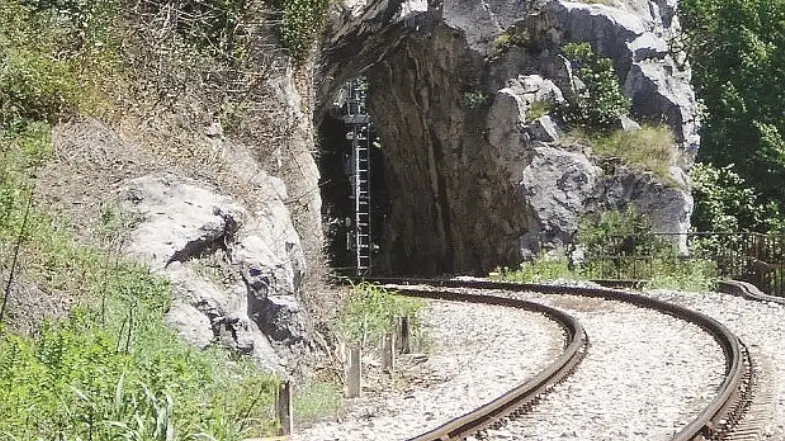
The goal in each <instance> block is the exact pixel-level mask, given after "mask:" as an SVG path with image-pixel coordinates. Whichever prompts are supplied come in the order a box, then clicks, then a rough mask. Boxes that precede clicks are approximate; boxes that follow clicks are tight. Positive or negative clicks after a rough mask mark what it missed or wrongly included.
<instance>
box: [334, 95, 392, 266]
mask: <svg viewBox="0 0 785 441" xmlns="http://www.w3.org/2000/svg"><path fill="white" fill-rule="evenodd" d="M353 106H354V104H353V102H352V100H351V99H348V100H346V102H344V103H343V104H342V105H341V106H340V107H339V106H335V107H333V108H332V109H330V111H329V112H328V113H327V115H326V116H325V117H324V118H323V119H322V121H321V124H320V126H319V140H320V146H321V156H320V160H319V169H320V174H321V180H320V188H321V196H322V218H323V220H324V225H325V236H326V245H327V252H328V257H329V260H330V264H331V266H332V267H333V269H335V270H336V271H338V272H351V273H365V274H367V273H369V272H370V271H371V270H372V269H373V260H374V258H375V257H376V256H378V254H379V252H380V245H381V238H382V235H383V233H384V224H385V220H386V217H387V214H388V212H389V200H390V198H389V193H388V192H387V187H386V185H385V179H384V153H383V151H382V149H381V148H380V147H381V146H380V143H379V140H378V138H377V135H376V132H375V130H374V128H373V125H372V124H370V123H368V124H365V123H362V124H358V120H357V118H351V117H349V116H348V115H356V114H357V112H358V109H357V108H356V107H353ZM358 250H359V251H358Z"/></svg>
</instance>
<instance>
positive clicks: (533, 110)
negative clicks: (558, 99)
mask: <svg viewBox="0 0 785 441" xmlns="http://www.w3.org/2000/svg"><path fill="white" fill-rule="evenodd" d="M552 110H553V104H551V102H550V101H545V100H539V101H535V102H533V103H532V104H531V106H529V108H528V109H526V120H527V121H534V120H535V119H537V118H539V117H541V116H544V115H547V114H549V113H550V112H551V111H552Z"/></svg>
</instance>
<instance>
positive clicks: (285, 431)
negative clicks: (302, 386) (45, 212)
mask: <svg viewBox="0 0 785 441" xmlns="http://www.w3.org/2000/svg"><path fill="white" fill-rule="evenodd" d="M275 413H276V417H277V418H278V424H279V425H280V429H279V430H278V435H281V436H284V435H291V434H292V425H293V421H292V383H291V382H290V381H289V380H286V381H284V382H282V383H281V384H280V385H279V386H278V400H277V403H276V412H275Z"/></svg>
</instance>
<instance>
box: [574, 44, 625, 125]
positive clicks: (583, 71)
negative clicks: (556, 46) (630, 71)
mask: <svg viewBox="0 0 785 441" xmlns="http://www.w3.org/2000/svg"><path fill="white" fill-rule="evenodd" d="M562 54H563V55H564V56H565V57H566V58H567V59H568V60H570V62H571V63H572V64H573V68H574V69H575V74H576V76H577V77H578V78H579V79H580V80H581V81H583V83H584V84H585V85H586V88H585V89H584V90H582V91H581V92H580V94H579V95H578V96H577V97H576V98H575V99H572V100H571V101H568V102H567V103H566V104H565V105H564V106H563V108H562V109H561V112H562V115H563V117H564V120H565V122H567V123H568V124H570V125H571V126H573V127H577V128H582V129H584V130H586V131H589V132H598V131H606V130H609V129H610V128H611V127H612V126H613V125H614V124H615V123H616V121H617V120H618V118H619V117H620V116H623V115H627V114H628V113H629V112H630V100H629V99H627V97H625V96H624V93H623V92H622V90H621V86H619V80H618V79H617V78H616V72H615V70H614V68H613V62H612V61H611V60H610V59H609V58H604V57H599V56H597V55H596V54H595V53H594V51H593V50H592V48H591V46H590V45H589V44H588V43H569V44H566V45H564V47H562Z"/></svg>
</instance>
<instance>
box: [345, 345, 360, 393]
mask: <svg viewBox="0 0 785 441" xmlns="http://www.w3.org/2000/svg"><path fill="white" fill-rule="evenodd" d="M348 358H349V360H347V369H346V397H347V398H357V397H359V396H360V395H361V393H362V381H363V380H362V378H363V368H362V360H361V359H360V347H359V346H355V347H352V348H350V349H349V357H348Z"/></svg>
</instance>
